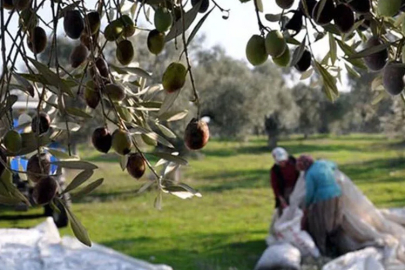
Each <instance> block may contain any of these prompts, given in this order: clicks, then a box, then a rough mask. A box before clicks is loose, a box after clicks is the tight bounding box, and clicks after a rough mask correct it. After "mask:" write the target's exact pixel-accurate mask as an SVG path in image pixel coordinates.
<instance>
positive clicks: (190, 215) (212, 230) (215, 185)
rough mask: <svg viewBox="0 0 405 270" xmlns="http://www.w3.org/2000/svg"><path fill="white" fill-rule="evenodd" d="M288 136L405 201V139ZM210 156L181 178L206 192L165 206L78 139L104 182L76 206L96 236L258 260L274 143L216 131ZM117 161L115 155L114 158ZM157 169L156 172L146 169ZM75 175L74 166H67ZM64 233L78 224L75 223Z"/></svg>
mask: <svg viewBox="0 0 405 270" xmlns="http://www.w3.org/2000/svg"><path fill="white" fill-rule="evenodd" d="M280 145H281V146H284V147H286V148H287V149H288V150H289V151H290V152H291V153H293V154H296V155H298V154H300V153H308V154H311V155H313V156H314V157H316V158H328V159H331V160H334V161H336V162H337V163H338V164H339V166H340V168H341V169H342V170H343V171H344V172H345V173H346V174H348V175H349V177H351V178H352V179H353V180H354V181H355V182H356V184H357V185H358V187H359V188H360V189H362V190H363V191H364V192H365V194H366V195H367V196H368V197H369V198H370V199H371V200H372V201H373V202H374V203H375V204H376V205H378V206H380V207H399V206H405V185H404V180H403V179H404V177H405V162H404V161H405V158H404V157H405V155H404V153H405V152H404V146H403V145H402V144H400V143H399V141H395V140H387V139H386V138H384V137H382V136H377V135H361V134H359V135H352V136H342V137H333V136H332V137H329V136H317V137H313V138H310V139H308V140H302V139H301V138H300V137H293V138H291V139H289V140H283V141H281V143H280ZM202 153H203V154H204V158H203V159H199V160H190V165H189V166H187V167H185V168H184V170H183V176H184V177H183V181H184V182H185V183H187V184H189V185H191V186H193V187H195V188H196V189H198V190H199V191H201V193H202V194H203V197H202V198H193V199H191V200H181V199H179V198H177V197H173V196H171V195H167V194H165V195H164V197H163V210H162V211H158V210H156V209H154V208H153V202H154V199H155V196H156V192H155V191H153V190H152V191H149V192H147V193H145V194H142V195H140V196H139V195H138V196H137V195H135V192H136V190H137V189H138V188H139V187H140V185H141V184H142V183H143V182H144V181H136V180H134V179H132V178H130V177H128V175H127V174H126V172H122V171H121V169H120V166H119V164H118V163H117V162H115V161H118V158H117V157H116V156H114V155H109V156H107V157H99V155H98V154H97V153H96V152H94V151H93V150H90V149H87V148H86V147H84V146H83V147H81V151H80V154H81V156H82V158H84V159H86V160H91V161H93V162H96V164H97V165H99V167H100V169H99V170H98V171H97V173H96V175H95V176H93V179H97V178H98V177H104V178H105V183H104V185H103V186H102V187H100V188H99V189H98V190H96V191H95V192H94V193H92V194H91V195H90V196H89V197H88V198H86V199H82V200H80V201H75V202H74V204H73V210H74V213H75V214H76V215H77V216H78V217H79V218H80V220H81V221H82V223H83V224H84V225H85V227H86V228H87V229H88V231H89V233H90V237H91V239H92V240H93V241H94V242H97V243H100V244H103V245H106V246H109V247H112V248H114V249H116V250H118V251H120V252H123V253H126V254H128V255H130V256H134V257H136V258H141V259H144V260H147V261H150V262H153V263H166V264H169V265H171V266H173V268H174V269H204V270H206V269H207V270H209V269H231V267H233V268H232V269H252V268H253V266H254V264H255V262H256V261H257V259H258V258H259V257H260V255H261V253H262V252H263V250H264V249H265V247H266V245H265V241H264V239H265V237H266V235H267V231H268V226H269V222H270V218H271V215H272V212H273V205H274V202H273V195H272V191H271V189H270V187H269V179H268V178H269V176H268V172H269V168H270V167H271V165H272V159H271V155H270V149H268V148H267V145H266V140H265V138H252V139H251V140H250V142H247V143H238V142H227V141H215V140H214V141H211V142H210V143H209V144H208V145H207V147H206V148H205V149H204V150H203V151H202ZM112 161H114V162H112ZM149 173H150V172H149ZM70 176H71V177H70V178H72V177H73V176H74V173H73V172H71V173H70ZM41 212H42V210H41V209H39V208H36V209H33V210H31V211H29V212H28V213H24V214H23V215H25V217H26V219H21V220H12V215H16V213H15V212H13V211H10V210H6V209H3V210H2V212H1V214H0V227H29V226H33V225H36V224H38V223H39V222H41V221H42V220H43V219H44V218H43V217H37V216H35V215H37V214H40V213H41ZM61 234H62V235H64V234H71V231H70V229H69V228H66V229H62V230H61Z"/></svg>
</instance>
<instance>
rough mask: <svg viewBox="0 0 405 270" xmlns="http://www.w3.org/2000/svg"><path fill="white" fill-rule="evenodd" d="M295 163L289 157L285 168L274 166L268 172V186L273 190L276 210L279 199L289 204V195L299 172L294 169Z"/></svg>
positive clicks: (292, 158)
mask: <svg viewBox="0 0 405 270" xmlns="http://www.w3.org/2000/svg"><path fill="white" fill-rule="evenodd" d="M295 163H296V160H295V158H294V157H293V156H290V157H289V160H288V162H287V164H286V166H284V167H280V166H279V165H278V164H274V165H273V167H272V168H271V170H270V184H271V187H272V188H273V192H274V197H275V201H276V208H279V207H280V206H281V202H280V200H279V197H282V198H283V199H284V200H285V201H286V202H287V203H289V197H290V194H291V192H292V191H293V189H294V186H295V184H296V183H297V180H298V177H299V175H300V173H299V171H298V170H297V169H296V168H295Z"/></svg>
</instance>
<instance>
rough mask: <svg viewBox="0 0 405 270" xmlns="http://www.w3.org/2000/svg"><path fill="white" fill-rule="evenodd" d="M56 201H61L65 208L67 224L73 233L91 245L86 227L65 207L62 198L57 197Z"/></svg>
mask: <svg viewBox="0 0 405 270" xmlns="http://www.w3.org/2000/svg"><path fill="white" fill-rule="evenodd" d="M58 201H59V202H60V203H61V205H62V206H63V207H64V208H65V210H66V213H67V215H68V219H69V224H70V227H71V228H72V231H73V234H74V235H75V236H76V238H77V239H78V240H79V241H80V242H82V243H83V244H84V245H86V246H89V247H91V240H90V237H89V235H88V233H87V230H86V228H85V227H84V226H83V225H82V223H81V222H80V221H79V220H78V219H77V217H76V216H75V215H74V214H73V213H72V211H71V210H70V209H69V207H66V205H64V203H63V201H62V200H60V199H58Z"/></svg>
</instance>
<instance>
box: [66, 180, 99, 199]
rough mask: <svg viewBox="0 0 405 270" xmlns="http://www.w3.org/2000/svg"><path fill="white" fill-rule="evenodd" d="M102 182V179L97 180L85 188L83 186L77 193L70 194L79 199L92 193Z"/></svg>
mask: <svg viewBox="0 0 405 270" xmlns="http://www.w3.org/2000/svg"><path fill="white" fill-rule="evenodd" d="M103 181H104V178H100V179H97V180H96V181H94V182H92V183H90V184H88V185H87V186H85V187H84V188H82V189H81V190H79V191H78V192H75V193H72V196H74V197H81V196H84V195H87V194H89V193H91V192H93V191H94V190H95V189H96V188H98V187H99V186H101V184H103Z"/></svg>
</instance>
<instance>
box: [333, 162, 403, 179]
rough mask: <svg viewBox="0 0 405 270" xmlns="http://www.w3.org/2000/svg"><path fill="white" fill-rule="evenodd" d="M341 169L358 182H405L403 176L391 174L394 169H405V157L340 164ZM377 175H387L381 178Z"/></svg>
mask: <svg viewBox="0 0 405 270" xmlns="http://www.w3.org/2000/svg"><path fill="white" fill-rule="evenodd" d="M339 169H340V170H341V171H342V172H344V173H345V174H346V175H347V176H348V177H349V178H350V179H352V180H353V181H354V182H356V183H362V182H367V183H379V182H384V183H395V182H402V181H404V182H405V179H404V178H403V177H396V176H390V175H389V173H390V172H391V171H393V170H401V169H405V159H403V158H390V159H373V160H370V161H366V162H358V163H352V164H345V165H342V166H339ZM376 175H380V176H381V175H386V177H384V178H383V179H381V177H378V178H376Z"/></svg>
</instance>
